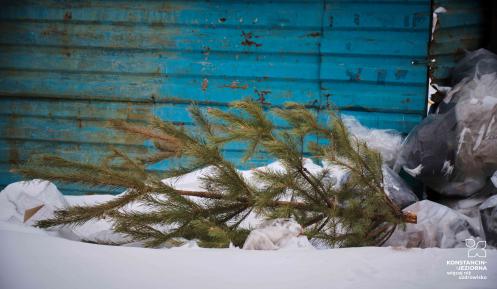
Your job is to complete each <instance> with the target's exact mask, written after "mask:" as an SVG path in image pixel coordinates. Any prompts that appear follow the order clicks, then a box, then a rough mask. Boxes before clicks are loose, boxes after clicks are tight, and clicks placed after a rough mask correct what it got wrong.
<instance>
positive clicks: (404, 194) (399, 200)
mask: <svg viewBox="0 0 497 289" xmlns="http://www.w3.org/2000/svg"><path fill="white" fill-rule="evenodd" d="M382 170H383V189H384V190H385V193H386V194H387V196H388V197H389V198H390V200H392V201H393V202H394V203H395V204H397V206H399V207H400V208H401V209H403V208H405V207H407V206H409V205H411V204H414V203H415V202H417V201H418V197H417V196H416V194H414V193H413V192H412V190H411V188H409V186H408V185H407V184H406V183H405V182H404V180H403V179H402V178H401V177H400V176H399V175H398V174H397V173H396V172H394V171H393V170H392V169H391V168H389V167H388V166H386V165H383V167H382Z"/></svg>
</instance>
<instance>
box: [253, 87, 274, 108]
mask: <svg viewBox="0 0 497 289" xmlns="http://www.w3.org/2000/svg"><path fill="white" fill-rule="evenodd" d="M254 92H255V93H256V94H257V95H258V96H259V98H257V101H258V102H260V103H261V104H271V103H270V102H266V95H268V94H270V93H271V90H257V89H254Z"/></svg>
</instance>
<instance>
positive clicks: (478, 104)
mask: <svg viewBox="0 0 497 289" xmlns="http://www.w3.org/2000/svg"><path fill="white" fill-rule="evenodd" d="M482 55H483V56H482ZM494 60H495V61H494ZM471 63H472V66H471V65H470V64H471ZM454 71H455V73H459V74H458V75H460V76H459V77H461V76H464V77H463V78H462V80H461V81H460V82H459V84H457V85H456V86H455V87H454V88H452V89H451V90H450V91H449V93H448V94H447V96H446V98H445V99H444V100H443V102H442V103H441V104H440V106H439V109H438V114H434V115H430V116H428V117H427V118H426V119H425V120H424V121H423V122H421V123H420V124H419V125H418V126H417V127H416V128H414V129H413V131H412V132H411V133H410V134H409V136H408V137H407V138H406V140H405V142H404V144H403V145H402V148H401V151H400V153H399V157H398V159H397V160H396V162H395V166H394V169H395V170H396V171H397V172H398V171H399V170H401V169H403V170H404V171H405V172H406V173H408V174H410V175H411V176H413V177H414V178H415V179H417V180H419V181H421V182H423V183H424V184H426V185H427V186H429V187H431V188H432V189H434V190H435V191H437V192H439V193H440V194H442V195H446V196H462V197H468V196H471V195H472V194H474V193H475V192H477V191H478V190H480V189H481V188H483V187H484V186H485V184H486V183H487V182H488V181H489V177H490V176H491V175H492V174H493V173H494V172H495V171H496V170H497V56H495V55H494V54H492V53H490V52H488V51H482V50H477V51H475V52H473V53H470V54H469V55H468V56H466V57H465V58H464V59H463V62H462V63H461V65H458V66H457V67H456V69H455V70H454ZM471 73H472V74H473V75H472V76H470V74H471Z"/></svg>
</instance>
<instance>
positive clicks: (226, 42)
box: [0, 0, 431, 193]
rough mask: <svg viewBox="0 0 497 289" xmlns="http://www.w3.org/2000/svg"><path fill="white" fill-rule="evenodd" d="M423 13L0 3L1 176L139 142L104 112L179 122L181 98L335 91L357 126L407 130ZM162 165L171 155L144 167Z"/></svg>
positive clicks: (206, 103)
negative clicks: (40, 160) (44, 157)
mask: <svg viewBox="0 0 497 289" xmlns="http://www.w3.org/2000/svg"><path fill="white" fill-rule="evenodd" d="M430 19H431V12H430V1H429V0H418V1H392V0H390V1H336V0H333V1H331V0H327V1H318V0H307V1H304V0H301V1H297V0H291V1H290V0H287V1H274V2H267V1H242V0H239V1H115V0H105V1H103V0H95V1H58V0H39V1H11V2H8V3H3V4H2V7H1V9H0V95H1V98H0V102H1V103H0V133H1V135H2V137H1V138H0V186H3V185H5V184H7V183H9V182H12V181H14V180H16V179H17V178H18V177H17V176H15V175H12V174H10V173H9V172H8V170H9V169H10V166H11V165H12V164H13V163H15V162H22V161H24V160H26V159H27V157H28V156H29V155H31V154H33V153H57V154H62V155H64V156H66V157H69V158H72V159H77V160H84V161H98V160H99V159H100V158H101V157H102V156H103V155H104V153H105V150H106V148H107V147H108V146H109V145H114V146H118V147H120V148H122V149H123V150H126V151H128V152H130V153H131V154H134V155H139V154H143V153H146V152H147V151H148V150H149V149H150V145H149V144H147V143H145V144H143V143H142V142H140V141H138V140H137V139H135V138H132V137H129V136H125V135H123V134H122V133H120V132H115V131H112V130H110V129H109V128H107V127H106V122H107V121H108V120H109V119H116V118H117V119H126V120H132V121H140V120H143V119H144V118H145V117H148V116H151V115H156V116H159V117H161V118H163V119H165V120H169V121H174V122H176V123H178V124H181V125H185V126H190V125H191V120H190V117H189V116H188V114H187V112H186V110H185V108H186V107H187V106H188V104H189V103H191V102H192V101H195V102H197V103H199V105H201V106H203V107H214V106H215V107H219V108H222V109H226V105H227V103H228V102H230V101H233V100H238V99H242V98H247V97H251V98H253V99H257V100H259V101H261V102H263V103H266V104H271V105H281V104H283V103H284V102H287V101H294V102H299V103H303V104H306V105H308V106H311V107H315V108H316V109H318V110H319V109H320V108H324V107H327V106H328V105H331V104H333V105H335V106H337V107H338V108H339V109H341V111H342V112H343V113H344V114H347V115H353V116H355V117H357V118H358V119H359V120H360V121H361V122H362V123H363V124H365V125H367V126H369V127H376V128H391V129H396V130H398V131H400V132H403V133H407V132H408V131H409V130H410V129H411V128H412V127H413V126H414V125H416V124H417V123H418V122H419V121H420V120H421V118H422V117H423V115H424V110H425V95H426V78H427V70H426V66H425V65H413V64H412V62H413V61H418V60H424V59H426V57H427V47H428V39H429V31H430V29H429V26H430ZM319 111H320V112H319V113H320V118H321V119H323V121H326V115H325V114H323V113H322V110H319ZM281 125H282V126H283V125H284V124H283V123H281ZM242 153H243V144H240V143H235V144H231V145H229V146H228V147H227V148H226V155H227V156H228V158H230V159H237V158H239V157H240V156H241V154H242ZM267 161H268V160H267V159H265V158H264V156H260V157H258V158H256V159H255V160H253V161H251V162H250V163H248V164H246V165H245V166H255V165H258V164H261V163H264V162H267ZM164 165H174V164H172V163H161V164H157V165H155V166H153V167H152V168H151V169H160V168H161V167H162V168H163V166H164ZM62 188H63V190H64V191H65V192H66V193H80V192H81V188H78V187H74V186H63V187H62ZM92 191H93V192H99V191H98V190H92Z"/></svg>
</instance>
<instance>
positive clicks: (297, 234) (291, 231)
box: [243, 218, 314, 250]
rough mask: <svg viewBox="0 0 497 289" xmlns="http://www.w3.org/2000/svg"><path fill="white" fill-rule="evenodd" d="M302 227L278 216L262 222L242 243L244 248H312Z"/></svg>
mask: <svg viewBox="0 0 497 289" xmlns="http://www.w3.org/2000/svg"><path fill="white" fill-rule="evenodd" d="M303 232H304V231H303V229H302V226H300V225H299V224H298V223H297V222H295V221H294V220H292V219H284V218H278V219H274V220H268V221H266V222H264V223H262V224H261V225H260V226H259V227H258V228H257V229H254V230H252V231H251V232H250V234H249V235H248V237H247V240H245V243H244V244H243V249H244V250H278V249H289V248H314V247H313V246H312V245H311V243H310V242H309V240H308V239H307V237H305V236H303V235H302V233H303Z"/></svg>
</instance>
